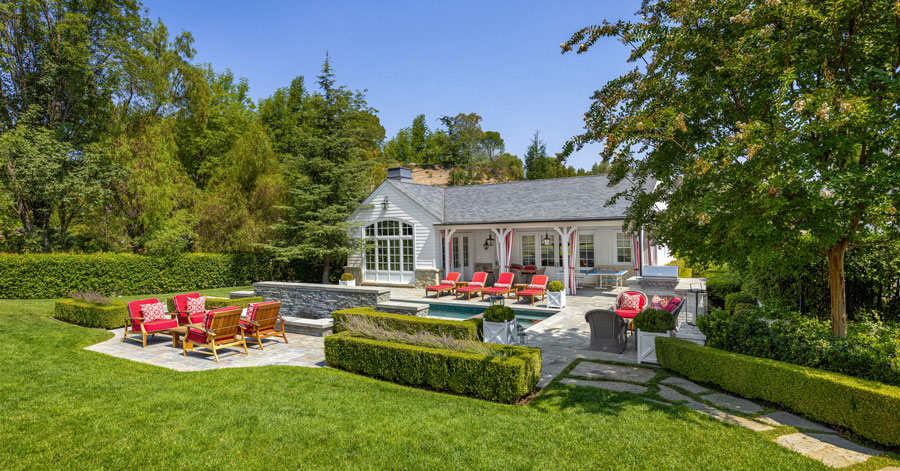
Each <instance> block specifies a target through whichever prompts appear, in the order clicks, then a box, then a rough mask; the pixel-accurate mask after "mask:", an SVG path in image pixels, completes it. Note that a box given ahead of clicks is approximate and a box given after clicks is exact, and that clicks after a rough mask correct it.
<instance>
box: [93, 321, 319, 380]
mask: <svg viewBox="0 0 900 471" xmlns="http://www.w3.org/2000/svg"><path fill="white" fill-rule="evenodd" d="M111 332H112V333H113V334H114V336H113V338H111V339H109V340H107V341H105V342H100V343H98V344H94V345H91V346H89V347H85V350H91V351H94V352H99V353H105V354H107V355H112V356H114V357H118V358H124V359H126V360H132V361H139V362H141V363H149V364H151V365H156V366H162V367H164V368H170V369H173V370H176V371H203V370H214V369H218V368H240V367H250V366H268V365H288V366H306V367H321V366H325V340H324V337H313V336H309V335H300V334H287V338H288V342H289V343H284V340H282V339H280V338H277V337H276V338H269V339H264V340H263V347H264V348H265V350H260V348H259V346H258V345H256V344H253V343H248V344H247V349H248V351H249V352H250V354H249V355H245V354H244V349H243V348H223V349H221V350H219V352H218V353H219V362H218V363H217V362H216V360H215V359H214V358H213V356H212V355H205V354H203V353H198V352H208V351H209V350H207V349H205V348H198V347H196V346H195V348H197V350H198V352H192V351H190V350H189V351H188V354H187V356H183V350H182V349H181V347H177V348H175V347H172V338H171V337H169V336H167V335H157V336H156V337H155V338H147V348H141V344H140V341H134V340H131V339H132V338H133V337H129V340H127V341H125V342H122V329H117V330H113V331H111Z"/></svg>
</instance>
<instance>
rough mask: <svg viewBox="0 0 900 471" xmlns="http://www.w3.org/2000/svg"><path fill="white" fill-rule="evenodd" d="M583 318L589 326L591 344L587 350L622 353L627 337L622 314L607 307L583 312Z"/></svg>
mask: <svg viewBox="0 0 900 471" xmlns="http://www.w3.org/2000/svg"><path fill="white" fill-rule="evenodd" d="M584 320H585V322H587V323H588V325H590V326H591V346H590V347H588V349H589V350H594V351H599V352H613V353H622V352H624V351H625V346H626V345H627V342H628V338H627V337H626V336H625V328H626V327H627V326H628V323H627V322H625V319H622V316H620V315H618V314H616V313H615V312H613V311H610V310H608V309H594V310H591V311H588V312H586V313H584Z"/></svg>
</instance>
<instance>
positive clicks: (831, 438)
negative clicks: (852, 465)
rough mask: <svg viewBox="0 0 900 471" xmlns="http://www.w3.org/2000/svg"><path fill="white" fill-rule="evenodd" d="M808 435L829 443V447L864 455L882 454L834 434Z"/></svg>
mask: <svg viewBox="0 0 900 471" xmlns="http://www.w3.org/2000/svg"><path fill="white" fill-rule="evenodd" d="M807 435H809V436H810V437H813V438H815V439H816V440H819V441H822V442H825V443H828V444H829V445H834V446H836V447H840V448H844V449H847V450H851V451H855V452H857V453H862V454H864V455H869V456H877V455H880V454H882V453H881V452H880V451H878V450H873V449H872V448H869V447H865V446H862V445H859V444H856V443H853V442H851V441H850V440H847V439H846V438H844V437H841V436H838V435H834V434H830V433H807Z"/></svg>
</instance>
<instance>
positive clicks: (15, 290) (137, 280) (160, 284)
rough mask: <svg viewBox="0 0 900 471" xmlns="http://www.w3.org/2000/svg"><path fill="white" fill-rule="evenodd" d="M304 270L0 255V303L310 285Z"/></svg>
mask: <svg viewBox="0 0 900 471" xmlns="http://www.w3.org/2000/svg"><path fill="white" fill-rule="evenodd" d="M306 270H308V268H306V267H305V266H303V264H294V263H290V264H289V263H281V262H275V261H273V260H271V257H269V256H267V255H264V254H253V253H234V254H196V253H191V254H179V255H166V256H147V255H134V254H125V253H97V254H87V255H75V254H23V255H13V254H2V255H0V298H12V299H34V298H59V297H63V296H67V295H68V294H69V293H71V292H73V291H99V292H104V293H111V292H115V293H117V294H120V295H137V294H142V293H172V292H179V291H196V290H198V289H208V288H218V287H223V286H240V285H247V284H250V283H252V282H254V281H260V280H288V279H291V280H296V279H310V280H312V279H315V278H314V277H311V276H310V275H308V274H307V273H306Z"/></svg>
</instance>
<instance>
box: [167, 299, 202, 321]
mask: <svg viewBox="0 0 900 471" xmlns="http://www.w3.org/2000/svg"><path fill="white" fill-rule="evenodd" d="M199 297H200V293H187V294H176V295H175V296H174V297H172V302H174V303H175V312H176V313H178V325H191V324H200V323H202V322H203V315H204V314H206V310H205V308H204V311H203V312H188V308H187V302H188V298H195V299H196V298H199Z"/></svg>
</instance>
